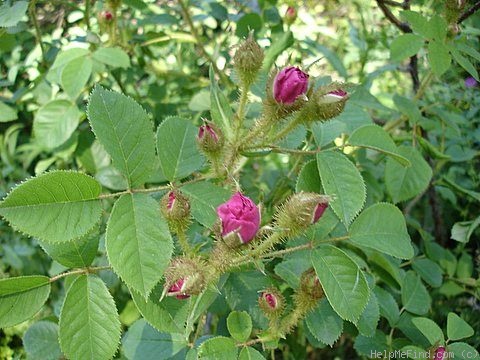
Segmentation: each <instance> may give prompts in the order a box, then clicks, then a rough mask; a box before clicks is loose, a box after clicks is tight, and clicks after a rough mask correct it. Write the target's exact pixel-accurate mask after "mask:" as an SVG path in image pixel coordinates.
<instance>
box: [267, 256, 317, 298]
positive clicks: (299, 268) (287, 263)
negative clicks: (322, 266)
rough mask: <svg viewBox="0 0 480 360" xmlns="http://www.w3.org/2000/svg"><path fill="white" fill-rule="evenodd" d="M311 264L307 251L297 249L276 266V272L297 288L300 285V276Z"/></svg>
mask: <svg viewBox="0 0 480 360" xmlns="http://www.w3.org/2000/svg"><path fill="white" fill-rule="evenodd" d="M311 266H312V265H311V263H310V259H309V258H308V254H307V251H297V252H295V253H293V254H291V255H290V256H288V258H284V259H283V261H282V262H281V263H279V264H277V265H276V266H275V274H277V275H278V276H280V277H281V278H282V279H283V280H285V281H286V282H287V284H288V285H290V286H291V287H292V288H294V289H296V288H298V286H299V285H300V276H301V275H302V273H303V272H304V271H306V270H307V269H309V268H310V267H311Z"/></svg>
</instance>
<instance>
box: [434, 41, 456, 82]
mask: <svg viewBox="0 0 480 360" xmlns="http://www.w3.org/2000/svg"><path fill="white" fill-rule="evenodd" d="M428 62H429V63H430V66H431V67H432V71H433V73H434V74H435V75H437V76H442V75H443V74H444V73H445V71H447V70H448V69H449V68H450V63H451V62H452V57H451V56H450V52H449V51H448V48H447V47H446V46H445V45H443V44H442V43H441V42H439V41H435V40H432V41H430V42H429V44H428Z"/></svg>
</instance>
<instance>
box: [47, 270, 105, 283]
mask: <svg viewBox="0 0 480 360" xmlns="http://www.w3.org/2000/svg"><path fill="white" fill-rule="evenodd" d="M111 269H112V267H111V266H93V267H86V268H82V269H75V270H70V271H66V272H63V273H61V274H58V275H55V276H53V277H51V278H50V282H51V283H52V282H54V281H57V280H59V279H62V278H64V277H66V276H70V275H75V274H92V273H96V272H99V271H101V270H111Z"/></svg>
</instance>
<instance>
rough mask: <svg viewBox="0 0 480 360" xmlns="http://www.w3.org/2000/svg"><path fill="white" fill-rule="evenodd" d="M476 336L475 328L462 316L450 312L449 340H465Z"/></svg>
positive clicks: (448, 319)
mask: <svg viewBox="0 0 480 360" xmlns="http://www.w3.org/2000/svg"><path fill="white" fill-rule="evenodd" d="M473 334H475V331H474V330H473V328H472V327H471V326H470V325H469V324H468V323H467V322H466V321H465V320H463V319H462V318H461V317H460V316H458V315H457V314H455V313H453V312H450V313H448V318H447V336H448V340H450V341H454V340H460V339H465V338H468V337H470V336H472V335H473Z"/></svg>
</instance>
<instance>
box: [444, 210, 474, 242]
mask: <svg viewBox="0 0 480 360" xmlns="http://www.w3.org/2000/svg"><path fill="white" fill-rule="evenodd" d="M479 225H480V216H479V217H477V218H476V219H475V220H472V221H459V222H456V223H455V224H453V227H452V235H451V238H452V239H453V240H456V241H459V242H461V243H464V244H466V243H467V242H469V241H470V237H471V236H472V234H473V232H474V231H475V229H476V228H477V227H478V226H479Z"/></svg>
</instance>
